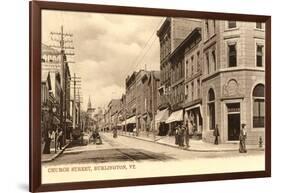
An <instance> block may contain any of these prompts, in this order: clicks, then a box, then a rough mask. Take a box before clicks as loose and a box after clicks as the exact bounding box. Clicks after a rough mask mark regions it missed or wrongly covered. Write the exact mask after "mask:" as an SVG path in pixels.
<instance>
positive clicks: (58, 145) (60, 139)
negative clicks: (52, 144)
mask: <svg viewBox="0 0 281 193" xmlns="http://www.w3.org/2000/svg"><path fill="white" fill-rule="evenodd" d="M62 143H63V132H62V129H61V128H59V129H58V140H57V147H58V148H59V149H62ZM58 148H57V149H58Z"/></svg>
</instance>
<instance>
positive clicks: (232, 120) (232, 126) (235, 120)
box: [227, 103, 240, 141]
mask: <svg viewBox="0 0 281 193" xmlns="http://www.w3.org/2000/svg"><path fill="white" fill-rule="evenodd" d="M227 110H228V115H227V122H228V140H229V141H237V140H239V134H240V103H230V104H227Z"/></svg>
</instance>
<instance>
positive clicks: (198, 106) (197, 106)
mask: <svg viewBox="0 0 281 193" xmlns="http://www.w3.org/2000/svg"><path fill="white" fill-rule="evenodd" d="M195 108H199V109H200V110H201V104H197V105H193V106H191V107H188V108H185V109H184V110H185V111H189V110H191V109H195Z"/></svg>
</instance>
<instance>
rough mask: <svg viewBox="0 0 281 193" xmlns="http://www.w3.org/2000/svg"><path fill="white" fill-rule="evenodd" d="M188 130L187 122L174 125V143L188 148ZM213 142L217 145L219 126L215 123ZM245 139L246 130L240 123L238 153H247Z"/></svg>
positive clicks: (244, 125)
mask: <svg viewBox="0 0 281 193" xmlns="http://www.w3.org/2000/svg"><path fill="white" fill-rule="evenodd" d="M190 133H191V132H190V130H189V126H188V123H186V125H184V124H182V123H181V124H179V125H177V126H176V130H175V144H176V145H178V146H179V147H180V148H184V147H185V148H189V147H190V143H189V141H190V140H189V138H190ZM213 135H214V144H215V145H218V144H219V136H220V132H219V126H218V124H216V126H215V128H214V131H213ZM246 139H247V132H246V124H244V123H243V124H241V128H240V134H239V152H240V153H247V148H246Z"/></svg>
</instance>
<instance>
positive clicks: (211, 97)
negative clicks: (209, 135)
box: [208, 89, 216, 130]
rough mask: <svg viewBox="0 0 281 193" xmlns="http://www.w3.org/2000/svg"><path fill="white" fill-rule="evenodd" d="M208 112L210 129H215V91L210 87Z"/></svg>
mask: <svg viewBox="0 0 281 193" xmlns="http://www.w3.org/2000/svg"><path fill="white" fill-rule="evenodd" d="M208 112H209V129H210V130H213V129H214V128H215V125H216V112H215V93H214V90H213V89H210V90H209V92H208Z"/></svg>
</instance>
